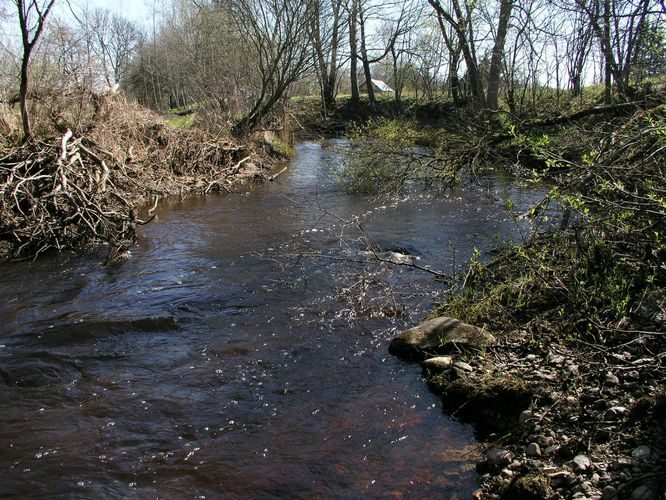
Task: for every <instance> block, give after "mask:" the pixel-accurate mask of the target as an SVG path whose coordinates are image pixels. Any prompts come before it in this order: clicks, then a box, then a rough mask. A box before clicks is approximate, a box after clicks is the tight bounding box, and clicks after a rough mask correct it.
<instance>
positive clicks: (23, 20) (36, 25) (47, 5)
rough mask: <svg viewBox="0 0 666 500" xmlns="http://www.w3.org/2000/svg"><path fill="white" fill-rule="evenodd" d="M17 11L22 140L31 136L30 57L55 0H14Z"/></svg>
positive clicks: (25, 140)
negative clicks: (19, 40) (21, 48)
mask: <svg viewBox="0 0 666 500" xmlns="http://www.w3.org/2000/svg"><path fill="white" fill-rule="evenodd" d="M14 3H15V5H16V9H17V11H18V18H19V25H20V27H21V42H22V44H23V55H22V58H21V73H20V84H19V103H20V108H21V122H22V124H23V142H27V141H28V140H30V139H31V138H32V129H31V127H30V114H29V112H28V85H29V75H28V70H29V68H30V57H31V56H32V53H33V51H34V49H35V45H37V42H38V40H39V37H40V36H41V34H42V32H43V31H44V27H45V26H46V19H47V18H48V15H49V13H50V12H51V9H52V8H53V5H54V4H55V0H46V1H42V2H40V1H39V0H28V1H27V2H26V0H14Z"/></svg>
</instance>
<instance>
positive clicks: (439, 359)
mask: <svg viewBox="0 0 666 500" xmlns="http://www.w3.org/2000/svg"><path fill="white" fill-rule="evenodd" d="M452 364H453V357H452V356H436V357H434V358H430V359H426V360H425V361H424V362H423V365H424V366H426V367H427V368H448V367H449V366H451V365H452Z"/></svg>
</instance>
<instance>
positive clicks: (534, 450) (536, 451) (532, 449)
mask: <svg viewBox="0 0 666 500" xmlns="http://www.w3.org/2000/svg"><path fill="white" fill-rule="evenodd" d="M525 453H527V456H528V457H540V456H541V448H540V447H539V445H538V444H537V443H530V444H528V445H527V450H526V451H525Z"/></svg>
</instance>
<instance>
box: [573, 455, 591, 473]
mask: <svg viewBox="0 0 666 500" xmlns="http://www.w3.org/2000/svg"><path fill="white" fill-rule="evenodd" d="M572 464H573V465H572V468H573V470H574V472H578V473H581V472H585V471H586V470H588V469H589V468H590V467H592V462H591V461H590V459H589V458H587V456H585V455H576V456H575V457H574V459H573V460H572Z"/></svg>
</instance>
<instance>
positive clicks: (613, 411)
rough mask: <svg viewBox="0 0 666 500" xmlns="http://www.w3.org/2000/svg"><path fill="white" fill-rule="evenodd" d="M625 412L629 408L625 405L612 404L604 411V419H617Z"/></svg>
mask: <svg viewBox="0 0 666 500" xmlns="http://www.w3.org/2000/svg"><path fill="white" fill-rule="evenodd" d="M625 413H627V409H626V408H625V407H624V406H612V407H611V408H608V410H606V412H605V413H604V420H617V419H618V418H620V417H621V416H622V415H624V414H625Z"/></svg>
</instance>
